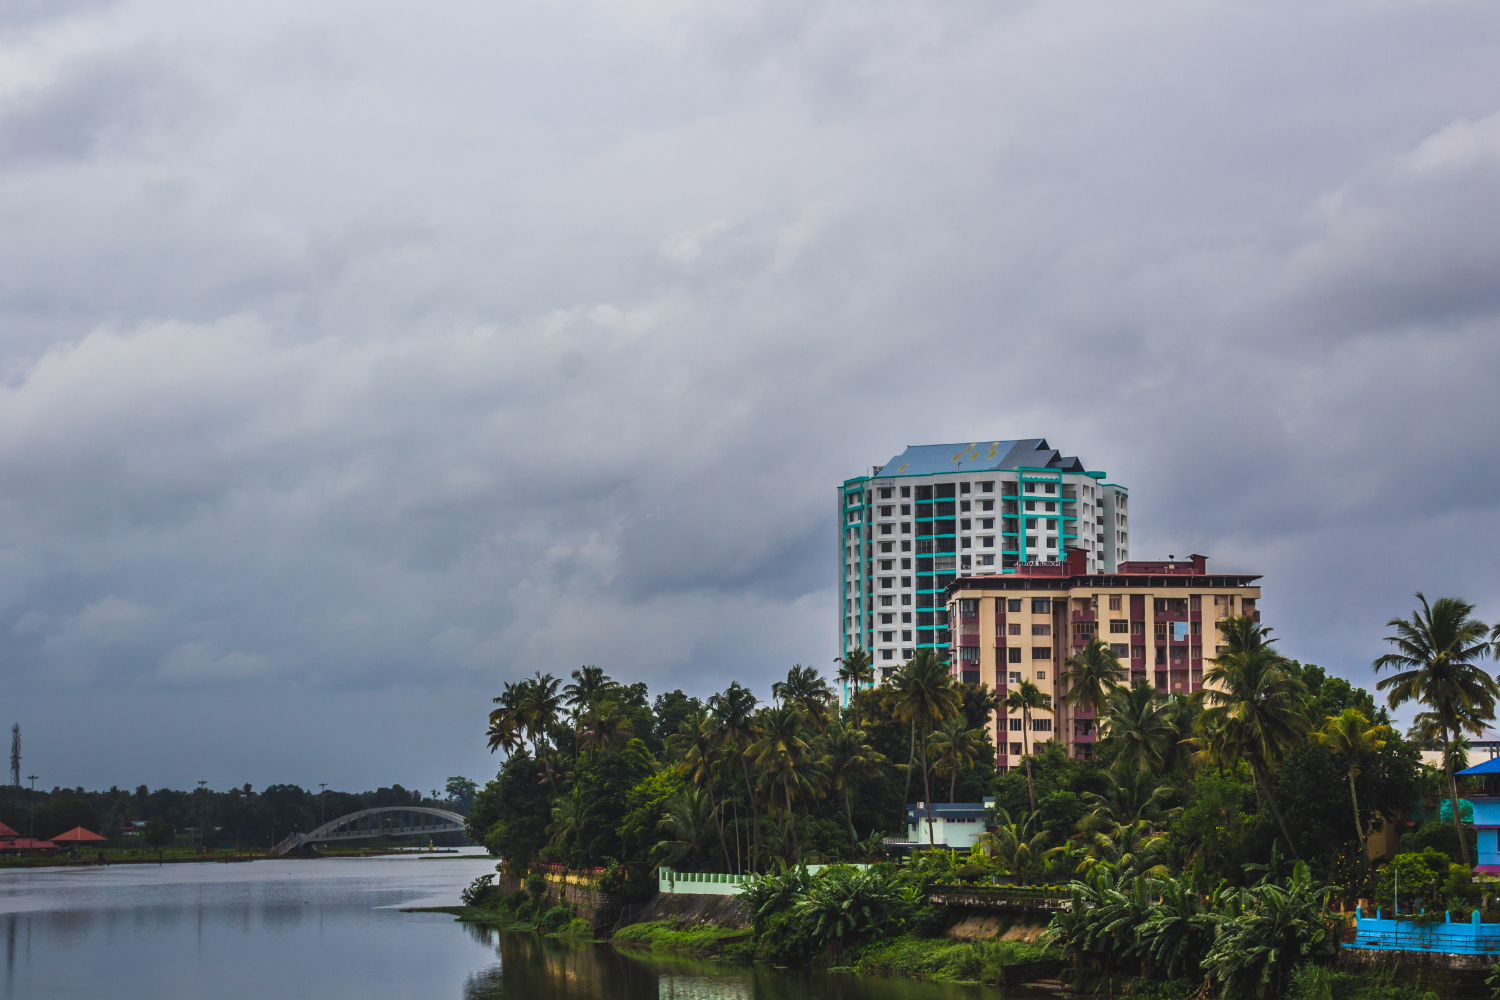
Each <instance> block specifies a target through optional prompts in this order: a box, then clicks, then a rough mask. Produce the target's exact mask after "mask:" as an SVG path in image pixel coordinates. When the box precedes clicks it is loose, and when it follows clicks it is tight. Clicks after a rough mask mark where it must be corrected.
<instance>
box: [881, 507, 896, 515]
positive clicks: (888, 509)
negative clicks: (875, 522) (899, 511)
mask: <svg viewBox="0 0 1500 1000" xmlns="http://www.w3.org/2000/svg"><path fill="white" fill-rule="evenodd" d="M895 509H896V508H894V507H892V506H891V505H890V504H886V505H885V506H884V507H882V508H880V516H881V517H890V516H891V513H892V512H893V511H894V510H895Z"/></svg>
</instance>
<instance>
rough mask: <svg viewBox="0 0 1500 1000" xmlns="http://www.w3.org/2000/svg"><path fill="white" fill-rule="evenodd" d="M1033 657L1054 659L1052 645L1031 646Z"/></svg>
mask: <svg viewBox="0 0 1500 1000" xmlns="http://www.w3.org/2000/svg"><path fill="white" fill-rule="evenodd" d="M1031 658H1032V659H1033V660H1050V659H1052V647H1051V646H1032V647H1031Z"/></svg>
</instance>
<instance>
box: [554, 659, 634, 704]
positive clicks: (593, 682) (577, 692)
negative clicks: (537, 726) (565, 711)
mask: <svg viewBox="0 0 1500 1000" xmlns="http://www.w3.org/2000/svg"><path fill="white" fill-rule="evenodd" d="M619 686H620V685H619V684H617V683H616V682H615V681H613V680H611V679H610V676H609V675H608V674H606V673H605V672H604V669H603V668H602V667H593V666H588V667H579V668H578V669H577V670H575V671H573V683H572V684H569V685H568V686H567V687H565V688H563V697H564V698H565V699H567V705H568V707H569V708H572V709H575V710H576V711H577V712H578V714H580V715H582V714H583V713H584V712H587V711H588V710H589V709H590V708H592V707H593V706H594V702H596V701H598V700H599V698H600V696H602V695H605V694H608V693H609V692H610V691H612V690H614V689H615V688H617V687H619Z"/></svg>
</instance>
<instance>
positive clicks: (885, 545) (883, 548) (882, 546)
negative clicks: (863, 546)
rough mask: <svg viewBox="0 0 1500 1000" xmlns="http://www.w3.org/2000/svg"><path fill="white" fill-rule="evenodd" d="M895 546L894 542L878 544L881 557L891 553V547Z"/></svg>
mask: <svg viewBox="0 0 1500 1000" xmlns="http://www.w3.org/2000/svg"><path fill="white" fill-rule="evenodd" d="M895 544H896V543H895V542H881V543H880V552H881V554H882V555H883V554H885V553H887V552H889V551H891V546H892V545H895Z"/></svg>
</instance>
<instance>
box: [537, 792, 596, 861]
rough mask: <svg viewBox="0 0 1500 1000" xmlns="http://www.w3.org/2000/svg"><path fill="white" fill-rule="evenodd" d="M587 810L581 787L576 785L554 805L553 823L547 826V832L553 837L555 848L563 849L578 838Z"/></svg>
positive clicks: (552, 843) (552, 841) (552, 842)
mask: <svg viewBox="0 0 1500 1000" xmlns="http://www.w3.org/2000/svg"><path fill="white" fill-rule="evenodd" d="M587 810H588V803H587V802H585V801H584V796H583V786H581V785H574V786H573V788H572V789H571V790H570V792H569V793H568V794H567V795H565V796H560V797H559V798H558V799H557V801H555V802H553V803H552V822H551V823H549V824H548V825H547V832H548V833H550V834H551V835H552V840H551V845H552V846H553V847H561V846H562V845H564V844H566V843H567V842H568V841H570V840H572V839H573V838H574V837H576V836H578V831H579V830H581V829H583V819H584V813H585V812H587Z"/></svg>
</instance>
